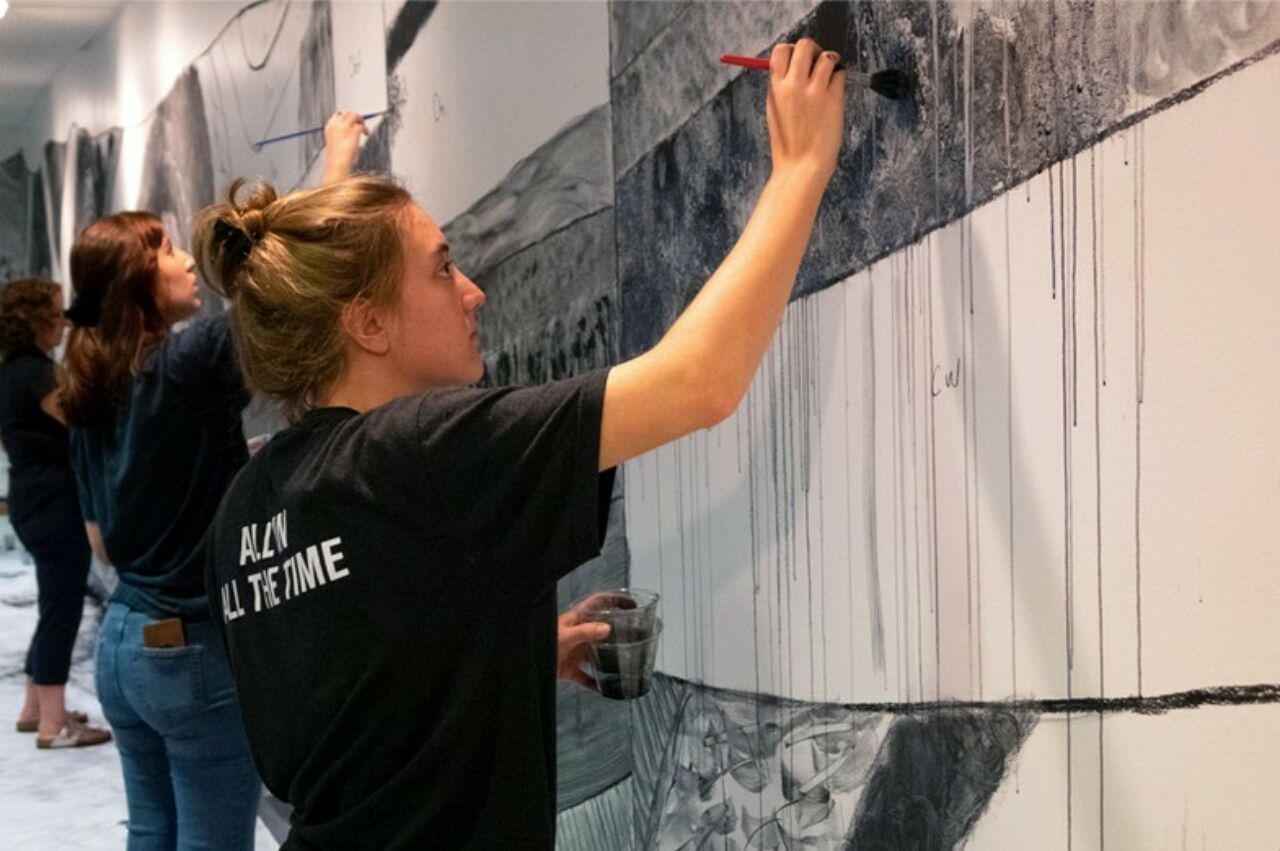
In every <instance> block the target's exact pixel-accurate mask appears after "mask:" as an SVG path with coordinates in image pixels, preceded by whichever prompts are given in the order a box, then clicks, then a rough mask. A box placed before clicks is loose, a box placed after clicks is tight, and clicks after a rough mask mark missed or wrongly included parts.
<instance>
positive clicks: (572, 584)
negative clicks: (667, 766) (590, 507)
mask: <svg viewBox="0 0 1280 851" xmlns="http://www.w3.org/2000/svg"><path fill="white" fill-rule="evenodd" d="M622 493H623V488H622V476H621V472H619V475H618V478H617V479H616V481H615V482H614V490H613V496H612V499H611V501H610V508H609V525H608V528H607V531H606V533H605V539H604V545H603V546H602V547H601V549H600V555H599V556H598V557H597V558H594V559H592V560H591V561H589V562H586V563H585V564H583V565H581V566H580V567H578V568H577V569H576V570H574V571H573V572H572V573H570V574H569V575H568V576H565V577H564V578H563V579H561V580H560V584H559V586H558V587H557V589H556V602H557V604H558V606H559V609H560V611H564V610H566V609H568V608H569V606H570V605H572V604H573V602H574V601H575V600H578V599H579V598H581V597H583V596H584V595H586V594H587V593H588V592H590V591H594V590H598V589H600V588H624V587H626V585H627V576H628V573H629V567H630V560H629V554H628V552H627V536H626V522H625V511H624V510H623V506H622ZM628 719H629V715H628V705H627V704H626V703H624V702H621V701H614V700H607V699H605V698H603V697H600V696H599V695H597V694H594V693H592V692H589V691H587V690H586V689H583V688H579V687H578V686H575V685H569V684H567V683H561V684H560V685H559V691H558V692H557V695H556V802H557V806H558V808H559V809H561V810H565V809H567V808H570V807H576V806H577V805H579V804H581V803H582V802H584V801H588V800H590V799H591V798H593V797H596V796H599V795H600V794H601V793H602V792H604V790H606V789H610V788H614V787H616V786H617V784H618V783H619V782H621V781H622V780H623V779H625V778H626V777H628V776H629V775H630V774H631V743H630V737H629V723H628ZM615 797H616V796H615ZM601 806H603V804H602V803H600V802H597V806H596V807H594V808H591V809H588V810H584V811H583V812H584V813H586V814H590V815H591V816H592V817H593V818H595V817H601V816H602V810H601ZM629 806H630V800H629V799H628V800H627V801H626V806H624V809H627V808H629ZM615 817H621V816H615Z"/></svg>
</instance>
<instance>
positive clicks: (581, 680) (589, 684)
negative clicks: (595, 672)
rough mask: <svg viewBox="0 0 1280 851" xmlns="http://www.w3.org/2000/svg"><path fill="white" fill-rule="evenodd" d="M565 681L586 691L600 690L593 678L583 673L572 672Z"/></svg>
mask: <svg viewBox="0 0 1280 851" xmlns="http://www.w3.org/2000/svg"><path fill="white" fill-rule="evenodd" d="M567 679H568V680H569V682H571V683H577V684H578V685H580V686H582V687H583V688H588V689H591V690H592V691H599V690H600V689H599V687H597V686H596V679H595V677H593V676H591V675H590V674H588V673H585V672H583V671H574V672H573V673H571V674H570V675H569V676H568V678H567Z"/></svg>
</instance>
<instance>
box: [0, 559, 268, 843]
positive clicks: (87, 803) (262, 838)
mask: <svg viewBox="0 0 1280 851" xmlns="http://www.w3.org/2000/svg"><path fill="white" fill-rule="evenodd" d="M100 617H101V609H100V608H99V606H98V605H97V604H96V603H94V602H92V601H89V600H86V602H85V610H84V621H83V622H82V624H81V628H80V636H79V638H78V639H77V641H76V649H75V653H74V656H73V662H72V668H71V681H70V682H69V683H68V684H67V702H68V705H69V706H71V707H72V708H74V709H80V710H83V711H85V712H87V713H89V716H90V719H91V722H90V723H94V724H102V723H104V722H103V718H102V709H101V707H100V706H99V705H98V700H97V697H96V695H95V694H94V687H93V652H92V651H93V642H94V638H95V636H96V634H97V626H98V622H99V619H100ZM35 624H36V583H35V573H34V570H33V569H32V567H31V566H30V565H26V564H23V560H22V555H21V554H20V553H19V552H17V551H9V552H0V847H3V848H22V849H26V850H27V851H39V849H46V848H47V849H95V851H96V849H110V848H124V846H125V836H126V830H127V826H126V815H127V812H126V808H125V799H124V781H123V779H122V777H121V774H120V759H119V756H118V755H117V753H116V749H115V746H114V745H103V746H101V747H95V748H85V749H83V750H66V751H40V750H37V749H36V747H35V737H34V736H32V735H31V734H25V735H24V734H19V733H15V732H13V727H12V723H13V720H14V719H15V718H16V717H17V715H18V711H19V710H20V709H21V707H22V698H23V691H24V688H25V682H26V678H25V676H24V675H23V672H22V666H23V661H24V659H25V656H26V652H27V644H28V642H29V641H30V639H31V633H32V631H33V630H34V629H35ZM267 822H270V824H271V827H272V828H276V829H278V830H280V831H281V835H283V831H284V829H285V828H286V827H287V822H285V821H283V820H282V819H281V818H280V817H279V815H278V812H277V811H276V810H273V809H272V808H270V807H267V806H264V808H263V814H262V818H261V819H259V821H258V832H257V840H256V847H257V848H259V849H269V851H274V849H276V848H278V847H279V842H278V841H277V840H276V838H275V837H273V836H272V830H270V829H269V828H268V826H267Z"/></svg>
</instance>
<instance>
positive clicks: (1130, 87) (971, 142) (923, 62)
mask: <svg viewBox="0 0 1280 851" xmlns="http://www.w3.org/2000/svg"><path fill="white" fill-rule="evenodd" d="M1214 5H1221V6H1226V7H1228V8H1230V9H1232V10H1233V11H1234V12H1235V13H1237V14H1236V16H1235V17H1234V18H1233V17H1232V16H1231V14H1229V13H1228V12H1227V11H1223V12H1220V13H1216V14H1215V15H1214V20H1217V21H1219V24H1218V26H1217V28H1216V29H1214V30H1212V32H1211V34H1210V35H1205V34H1203V33H1201V34H1195V35H1193V34H1191V33H1189V32H1187V28H1188V27H1192V26H1195V25H1198V24H1199V23H1200V20H1199V19H1198V18H1194V16H1192V15H1190V13H1181V14H1180V15H1178V14H1174V13H1172V12H1171V11H1170V10H1169V9H1168V8H1167V6H1166V5H1165V4H1155V5H1152V4H1141V5H1140V4H1118V5H1112V4H1108V5H1101V4H1077V3H1071V4H1067V3H1062V2H1057V3H1025V4H1018V5H1016V6H1014V7H1012V9H1011V11H1010V17H1008V18H999V17H995V16H993V14H992V13H991V12H990V11H989V10H988V9H987V8H985V7H984V8H982V9H974V8H973V7H971V6H968V5H966V6H965V7H964V10H965V11H966V12H969V13H971V15H972V17H971V18H970V19H969V21H968V24H967V26H966V27H965V28H964V29H963V30H962V29H961V28H960V26H959V24H958V22H957V20H956V17H955V15H954V9H953V4H950V3H946V2H938V3H937V4H936V5H933V4H926V3H918V2H903V0H894V2H882V3H834V4H824V6H823V7H822V8H821V9H819V10H818V11H817V12H816V13H815V14H814V15H811V16H810V17H809V19H807V20H806V21H803V22H801V24H800V25H798V26H796V27H794V28H793V29H792V30H791V32H790V33H789V34H788V37H794V36H795V35H796V34H799V33H805V32H810V31H812V30H813V29H821V30H822V31H823V32H824V33H825V34H826V36H825V37H826V38H827V39H828V40H831V39H832V35H831V34H832V33H835V36H836V37H839V35H840V34H841V33H843V39H842V40H843V44H839V45H837V49H840V50H841V51H842V52H843V53H845V55H847V56H848V57H849V58H850V61H851V62H852V63H853V64H854V65H855V67H860V68H869V69H874V68H882V67H900V68H907V69H909V70H911V71H912V72H913V73H914V74H915V75H916V78H917V80H918V86H917V89H916V92H915V98H914V99H913V100H911V101H906V102H894V101H888V100H885V99H883V98H880V97H877V96H875V95H873V94H870V93H868V92H858V91H851V92H850V94H849V98H848V101H847V103H848V108H847V110H846V126H847V134H848V138H847V141H846V144H845V146H844V149H843V151H842V153H841V158H840V162H839V164H838V167H837V172H836V175H835V177H834V179H833V180H832V183H831V185H830V187H829V189H828V191H827V195H826V199H825V201H824V203H823V206H822V209H821V211H820V213H819V216H818V221H817V224H816V226H815V229H814V237H813V240H812V243H811V245H810V248H809V252H808V254H807V256H806V259H805V262H804V264H803V265H802V267H801V270H800V275H799V280H798V285H797V289H796V294H797V295H803V294H807V293H811V292H814V291H816V290H819V289H821V288H823V287H826V286H829V285H830V284H832V283H834V282H836V281H838V280H841V279H843V278H844V277H847V276H848V275H849V274H851V273H853V272H854V271H857V270H858V269H860V268H862V267H864V266H866V265H867V264H869V263H870V262H872V261H874V260H876V259H878V258H880V257H883V256H885V255H887V254H889V253H891V252H893V251H894V250H896V249H898V248H901V247H902V246H904V245H907V244H910V243H911V242H914V241H915V240H917V239H919V238H920V237H921V236H923V235H924V234H925V233H927V232H928V231H930V230H933V229H935V228H937V227H940V226H942V225H944V224H946V223H947V222H949V221H951V220H953V219H955V218H957V217H958V216H960V215H962V214H963V213H965V212H967V211H968V210H970V209H973V208H974V207H975V206H977V205H979V204H981V203H983V202H985V201H987V200H989V199H990V198H992V197H994V196H996V195H997V194H999V193H1000V192H1001V191H1004V190H1006V189H1007V188H1009V187H1010V186H1012V185H1014V184H1015V183H1017V182H1020V181H1022V180H1025V179H1026V178H1027V177H1030V176H1031V175H1033V174H1035V173H1037V172H1039V171H1041V170H1043V169H1044V168H1045V167H1047V166H1048V165H1050V164H1052V163H1053V162H1055V161H1058V160H1061V159H1063V158H1064V157H1067V156H1070V155H1071V154H1073V153H1075V152H1077V151H1079V150H1081V149H1082V148H1084V147H1085V146H1087V145H1089V144H1091V143H1093V142H1094V141H1096V140H1097V139H1098V138H1099V137H1100V135H1102V134H1104V133H1105V132H1107V131H1108V129H1109V128H1112V127H1114V126H1116V125H1117V124H1118V123H1119V122H1121V121H1123V120H1125V118H1126V108H1127V104H1128V103H1129V100H1130V96H1131V93H1132V92H1133V91H1139V92H1141V93H1146V94H1150V95H1152V96H1157V95H1167V96H1168V97H1170V98H1178V97H1181V95H1179V94H1176V93H1174V94H1169V89H1168V87H1169V85H1170V84H1171V81H1176V82H1178V83H1185V82H1186V81H1187V80H1189V79H1196V78H1198V77H1197V75H1199V76H1200V77H1203V75H1205V74H1207V73H1210V72H1217V71H1219V70H1221V69H1222V68H1226V67H1228V66H1231V65H1232V64H1233V63H1235V62H1239V61H1241V60H1244V59H1245V58H1247V57H1248V56H1250V55H1254V54H1253V53H1251V51H1255V50H1256V49H1261V50H1272V49H1274V46H1275V40H1276V38H1280V12H1278V11H1276V10H1277V9H1278V8H1280V7H1277V6H1276V4H1262V5H1263V7H1265V8H1259V7H1257V6H1242V5H1239V4H1236V3H1222V4H1214ZM1205 14H1209V13H1205ZM683 20H684V19H682V22H683ZM935 20H936V25H935ZM1224 21H1234V22H1236V24H1237V28H1235V29H1231V28H1230V27H1228V26H1227V24H1226V23H1223V22H1224ZM819 24H821V26H818V25H819ZM671 29H672V30H674V29H675V27H674V26H673V27H672V28H671ZM962 33H963V35H962ZM665 37H666V34H664V36H663V38H665ZM661 40H662V38H660V39H659V40H658V41H661ZM966 40H968V41H969V42H970V43H971V48H970V49H971V57H970V64H969V65H968V69H969V70H966V59H965V53H966V47H965V41H966ZM1206 42H1207V43H1208V44H1209V45H1210V47H1205V46H1204V43H1206ZM1187 43H1191V44H1195V45H1198V47H1197V48H1196V49H1195V50H1192V51H1191V52H1190V54H1189V56H1183V57H1181V58H1180V60H1179V61H1177V62H1174V63H1173V64H1172V65H1170V64H1169V60H1170V59H1171V51H1173V50H1174V49H1175V48H1179V47H1180V46H1185V44H1187ZM935 45H936V46H935ZM1259 45H1263V47H1261V48H1258V46H1259ZM653 49H654V50H656V49H657V42H655V47H654V48H653ZM666 51H667V52H666V53H665V55H664V56H665V59H666V61H667V62H668V63H669V67H666V68H664V69H661V70H657V71H653V72H648V71H647V70H646V69H647V66H646V64H645V62H644V60H638V61H637V62H635V63H634V64H633V66H632V71H631V72H629V73H632V72H634V73H637V74H643V73H652V74H653V77H654V80H655V81H658V82H659V83H661V84H663V85H668V84H669V81H670V80H672V79H676V78H679V77H680V75H681V74H683V73H686V72H688V73H696V71H697V69H698V68H700V67H701V66H702V65H703V64H704V59H705V57H703V56H701V55H700V53H699V52H698V51H697V50H687V51H685V52H684V53H680V52H678V51H675V50H674V49H673V48H672V47H671V46H668V47H667V48H666ZM935 55H936V56H937V61H936V62H935V61H934V56H935ZM1210 60H1213V61H1212V62H1211V61H1210ZM1193 61H1194V63H1195V64H1194V65H1193V64H1191V63H1192V62H1193ZM1154 69H1159V70H1160V73H1159V74H1157V73H1156V71H1155V70H1154ZM1172 69H1176V71H1175V70H1172ZM765 86H766V79H765V75H763V74H752V73H748V74H743V75H741V76H740V77H738V78H737V79H735V80H734V81H733V82H732V83H730V84H729V85H728V86H727V87H726V88H724V89H723V90H722V91H720V92H719V94H717V95H716V96H715V97H714V98H713V99H711V100H710V101H709V102H708V103H707V104H706V105H705V106H704V107H702V108H701V109H700V110H699V111H698V112H697V114H696V115H694V116H693V117H692V118H691V119H690V120H689V121H688V122H687V123H685V124H684V125H683V126H682V127H681V128H680V129H679V130H678V131H677V132H675V133H674V134H672V135H671V136H669V137H668V138H666V139H665V140H664V141H662V142H661V143H660V144H658V145H657V147H656V148H654V149H653V150H652V151H650V152H649V153H647V154H645V155H644V157H643V158H641V160H640V161H639V162H638V163H637V164H636V165H635V167H634V168H632V169H630V170H629V171H624V170H622V169H620V170H619V171H620V174H621V177H620V178H619V181H618V187H617V193H616V201H617V208H616V212H617V217H618V259H619V278H620V281H619V287H620V291H621V293H622V297H623V305H622V310H623V315H624V317H625V318H624V322H623V332H624V338H623V349H622V354H623V355H624V356H630V355H633V354H636V353H638V352H640V351H642V350H644V349H645V348H646V347H647V346H649V345H651V344H652V343H653V342H654V341H656V340H657V339H658V337H659V336H660V335H661V334H662V332H663V331H664V330H665V329H666V328H667V327H668V326H669V325H670V324H671V322H672V321H673V320H674V318H675V317H676V315H678V313H679V311H680V310H681V309H682V308H683V307H684V305H685V304H687V303H688V301H689V300H690V299H691V298H692V297H693V295H694V294H696V292H697V290H698V288H699V287H700V286H701V284H702V283H703V281H704V280H705V279H706V277H707V276H708V275H709V274H710V273H711V272H712V271H713V270H714V268H715V266H716V265H717V264H718V263H719V261H720V260H721V258H722V257H723V256H724V255H725V253H726V252H727V251H728V250H729V248H730V247H731V246H732V244H733V240H734V239H735V238H736V236H737V234H738V233H739V232H740V231H741V228H742V224H743V220H744V218H745V216H746V214H747V212H748V211H749V210H750V208H751V206H752V204H753V203H754V201H755V199H756V197H757V196H758V194H759V192H760V189H761V187H762V186H763V185H764V182H765V180H766V178H767V176H768V171H769V150H768V136H767V130H766V127H765V121H764V97H765ZM671 99H672V100H673V101H680V102H683V99H682V97H681V96H680V95H679V93H677V94H676V95H673V96H672V98H671ZM658 111H661V110H658ZM966 116H967V118H966ZM633 120H635V122H636V124H637V125H639V126H640V127H647V126H648V124H649V123H650V119H648V118H640V119H634V118H633V115H632V112H631V111H630V110H627V109H622V108H618V106H617V105H616V104H615V110H614V123H615V143H616V144H617V146H618V147H619V148H626V147H627V146H628V145H629V144H630V143H628V142H626V141H625V140H627V139H628V138H630V137H631V136H632V135H634V133H635V132H636V131H635V128H634V127H632V126H630V125H629V124H628V122H630V121H633ZM1006 127H1007V130H1006ZM646 132H647V131H646Z"/></svg>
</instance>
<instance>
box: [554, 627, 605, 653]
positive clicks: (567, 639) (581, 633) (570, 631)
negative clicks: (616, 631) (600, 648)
mask: <svg viewBox="0 0 1280 851" xmlns="http://www.w3.org/2000/svg"><path fill="white" fill-rule="evenodd" d="M610 628H611V627H610V626H609V625H608V624H607V623H584V624H581V625H579V626H569V627H565V628H563V629H561V630H560V646H561V648H564V647H566V646H567V647H574V646H576V645H579V644H590V643H591V642H593V641H604V640H605V639H606V638H608V637H609V630H610Z"/></svg>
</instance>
